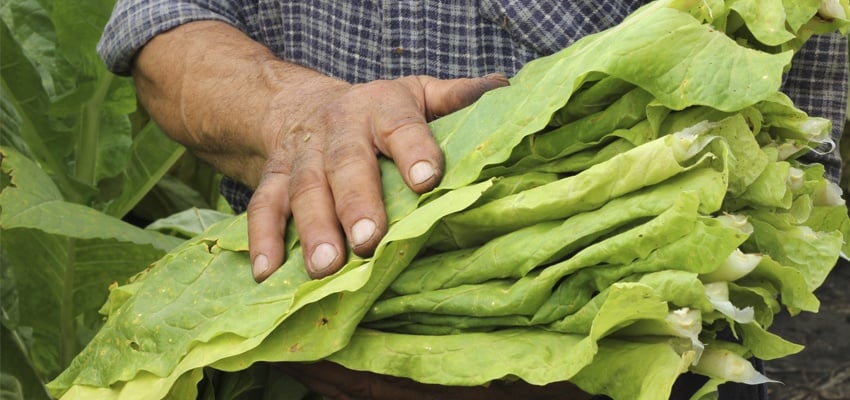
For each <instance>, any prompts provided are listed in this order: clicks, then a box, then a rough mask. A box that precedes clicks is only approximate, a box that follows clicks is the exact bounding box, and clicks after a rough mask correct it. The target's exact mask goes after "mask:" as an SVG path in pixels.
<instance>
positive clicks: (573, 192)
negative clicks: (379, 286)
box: [431, 132, 702, 248]
mask: <svg viewBox="0 0 850 400" xmlns="http://www.w3.org/2000/svg"><path fill="white" fill-rule="evenodd" d="M699 133H702V132H699ZM679 143H681V142H680V139H679V138H678V137H675V136H665V137H662V138H658V139H656V140H653V141H651V142H649V143H646V144H644V145H642V146H638V147H635V148H633V149H631V150H629V151H627V152H624V153H621V154H618V155H616V156H614V157H613V158H611V159H610V160H607V161H605V162H603V163H600V164H596V165H594V166H592V167H590V168H588V169H586V170H584V171H582V172H580V173H578V174H576V175H572V176H569V177H566V178H564V179H561V180H558V181H555V182H552V183H549V184H545V185H542V186H538V187H536V188H533V189H530V190H526V191H524V192H522V193H517V194H515V195H511V196H507V197H504V198H501V199H497V200H494V201H492V202H489V203H486V204H484V205H481V206H479V207H475V208H472V209H470V210H467V211H464V212H462V213H459V214H456V215H452V216H450V217H448V218H446V219H445V220H444V221H443V222H442V223H441V227H440V228H441V230H443V231H444V232H442V235H439V236H435V237H434V238H432V239H431V242H432V243H433V242H436V241H438V240H442V241H443V242H448V243H451V244H453V245H454V246H456V247H457V248H464V247H468V246H471V245H475V244H480V243H481V242H482V241H484V240H487V239H490V238H492V237H493V236H495V235H498V234H501V233H506V232H510V231H512V230H516V229H519V228H522V227H525V226H529V225H532V224H534V223H537V222H543V221H548V220H558V219H563V218H566V217H569V216H571V215H574V214H577V213H579V212H582V211H587V210H592V209H595V208H597V207H600V206H602V205H603V204H605V203H606V202H608V201H609V200H611V199H613V198H616V197H620V196H623V195H626V194H628V193H631V192H634V191H637V190H639V189H641V188H644V187H649V186H652V185H656V184H659V183H660V182H663V181H664V180H666V179H669V178H671V177H673V176H675V175H677V174H679V173H682V172H685V171H687V170H688V169H690V168H692V166H686V165H683V164H684V163H685V162H684V161H685V160H680V159H679V158H681V157H680V156H679V155H678V151H679V149H680V147H679ZM698 143H699V141H698V139H697V141H695V143H694V144H693V145H692V146H691V149H689V150H688V151H694V150H699V149H698V148H699V147H700V146H701V145H700V144H698ZM695 153H696V152H695V151H694V154H695Z"/></svg>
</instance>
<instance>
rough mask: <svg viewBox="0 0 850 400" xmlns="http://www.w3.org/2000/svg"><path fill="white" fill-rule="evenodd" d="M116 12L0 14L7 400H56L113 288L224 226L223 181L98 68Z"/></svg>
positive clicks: (124, 84)
mask: <svg viewBox="0 0 850 400" xmlns="http://www.w3.org/2000/svg"><path fill="white" fill-rule="evenodd" d="M113 5H114V0H85V1H77V0H74V1H71V0H10V1H6V2H3V3H2V5H0V44H2V47H1V48H0V54H2V58H0V72H2V79H0V143H2V149H0V157H2V173H0V190H2V191H1V192H0V228H2V230H0V279H2V281H0V323H2V328H0V329H2V332H1V333H2V336H1V338H2V342H0V349H2V350H0V351H2V363H0V398H3V399H43V398H48V395H47V393H46V392H45V390H44V388H43V383H44V382H47V381H49V380H51V379H53V378H54V377H55V376H56V375H58V374H59V372H61V371H62V370H63V369H65V368H66V367H67V366H68V364H69V363H70V361H71V359H72V358H73V357H74V356H75V355H76V354H77V353H78V352H79V351H80V350H81V349H82V348H83V347H84V346H85V344H86V343H88V341H89V340H90V339H91V337H92V335H93V334H94V333H95V332H96V331H97V330H98V329H99V328H100V326H101V325H102V324H103V317H102V316H101V315H100V314H99V313H98V310H99V308H100V307H101V305H102V304H103V303H104V301H105V300H106V296H107V294H108V291H109V287H110V285H113V284H115V283H124V282H126V281H127V280H128V279H130V277H131V276H132V275H134V274H136V273H137V272H139V271H141V270H144V269H145V268H146V267H147V266H148V265H149V264H150V263H151V262H153V261H154V260H157V259H158V258H160V257H161V256H162V255H163V254H165V253H166V252H167V251H168V250H170V249H171V248H173V247H174V246H176V245H178V244H180V243H181V242H182V241H183V240H184V239H185V238H186V236H189V235H192V234H193V233H196V232H198V231H200V230H202V229H204V228H205V227H206V226H208V224H210V223H212V222H214V221H216V220H217V219H219V218H221V216H222V215H224V214H225V213H228V212H229V209H228V208H227V206H226V205H224V203H223V202H222V201H221V200H222V199H221V198H220V196H219V195H218V192H217V186H218V180H219V178H220V177H219V175H218V174H217V173H216V172H215V171H214V170H212V169H211V168H210V167H209V166H208V165H206V164H204V163H202V162H200V161H199V160H198V159H196V158H195V157H193V156H192V155H191V154H189V153H187V152H186V151H185V150H184V148H183V147H181V146H179V145H178V144H176V143H175V142H173V141H171V140H170V139H169V138H167V137H166V136H165V135H164V134H163V133H162V132H161V131H160V129H159V128H158V127H157V126H156V124H154V123H152V122H151V121H150V120H149V118H148V117H147V115H146V114H145V113H144V110H140V109H139V108H138V106H137V102H136V96H135V91H134V88H133V83H132V80H131V79H130V78H128V77H119V76H116V75H114V74H112V73H110V72H108V71H107V70H106V68H105V66H104V64H103V62H102V61H101V60H100V58H99V57H98V55H97V53H96V51H95V46H96V43H97V41H98V40H99V38H100V35H101V32H102V29H103V26H104V25H105V24H106V22H107V20H108V18H109V14H110V12H111V11H112V7H113ZM184 210H185V212H182V213H181V211H184ZM216 210H217V211H216ZM154 220H159V221H158V222H157V224H156V225H155V226H154V228H156V229H143V228H141V227H140V226H145V225H147V224H148V223H149V222H152V221H154Z"/></svg>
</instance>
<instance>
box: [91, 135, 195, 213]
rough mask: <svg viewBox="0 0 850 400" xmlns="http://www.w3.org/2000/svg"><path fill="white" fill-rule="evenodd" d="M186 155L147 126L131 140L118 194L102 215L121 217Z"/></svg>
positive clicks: (170, 140) (175, 143) (167, 139)
mask: <svg viewBox="0 0 850 400" xmlns="http://www.w3.org/2000/svg"><path fill="white" fill-rule="evenodd" d="M185 151H186V150H185V148H184V147H183V146H181V145H179V144H178V143H177V142H175V141H174V140H172V139H171V138H169V137H168V136H166V135H165V133H163V132H162V130H160V129H159V127H158V126H157V125H156V124H155V123H153V122H149V123H148V124H147V125H145V127H144V128H143V129H142V130H141V131H140V132H139V133H138V134H137V135H136V136H135V137H134V138H133V145H132V148H131V149H130V160H129V162H128V164H127V167H126V168H125V169H123V170H122V171H121V176H122V187H121V192H120V193H121V194H120V195H118V196H117V197H115V198H113V199H110V200H109V201H108V202H107V204H106V205H105V206H104V209H103V212H104V213H106V214H108V215H112V216H115V217H119V218H120V217H123V216H124V215H125V214H127V213H128V212H129V211H130V210H131V209H132V208H133V207H135V206H136V204H138V203H139V202H140V201H141V200H142V198H143V197H144V196H145V195H146V194H147V193H148V192H149V191H150V190H151V189H152V188H153V187H154V185H156V183H157V182H159V181H160V179H162V177H163V176H165V174H166V173H167V172H168V169H169V168H171V166H172V165H174V163H176V162H177V160H178V159H179V158H180V156H182V155H183V154H184V153H185Z"/></svg>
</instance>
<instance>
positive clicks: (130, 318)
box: [50, 183, 489, 398]
mask: <svg viewBox="0 0 850 400" xmlns="http://www.w3.org/2000/svg"><path fill="white" fill-rule="evenodd" d="M488 186H489V183H485V184H482V185H477V186H470V187H466V188H464V189H461V190H458V191H457V192H452V193H449V194H447V195H446V196H443V197H441V198H440V199H437V200H435V201H434V202H432V203H429V204H428V205H426V206H423V207H421V208H418V209H416V210H415V211H414V212H413V213H412V214H410V215H409V216H408V217H407V218H405V219H404V220H403V221H401V222H399V223H397V224H395V225H393V226H392V227H391V228H390V230H389V232H388V233H387V236H386V237H385V239H384V241H383V242H382V245H380V246H379V248H378V249H377V250H376V253H375V256H374V258H373V259H372V260H371V261H369V262H368V263H364V262H365V261H364V260H358V259H356V258H355V259H353V260H351V261H349V263H348V264H347V265H346V266H345V267H344V268H343V270H342V271H340V272H339V273H337V274H334V275H332V276H330V277H328V278H325V279H323V280H318V281H314V280H310V279H309V277H308V276H307V274H306V272H305V268H304V264H303V263H304V261H303V257H302V256H301V254H300V250H296V251H295V252H294V253H290V254H289V256H288V257H289V258H288V260H287V262H286V263H285V264H284V265H283V266H282V267H281V268H280V269H279V270H278V271H277V272H276V273H275V274H272V276H270V277H269V278H268V279H267V280H265V281H264V282H263V283H262V284H259V285H258V284H257V283H256V282H255V281H254V280H253V277H251V273H250V261H249V260H248V254H247V238H246V237H245V234H244V232H245V231H246V229H247V228H246V223H247V221H246V218H245V216H244V215H241V216H239V217H235V218H233V219H231V220H225V221H222V222H221V223H219V224H217V225H216V226H214V227H213V228H211V229H210V230H209V231H207V232H206V233H205V234H203V235H201V236H199V237H197V238H195V239H193V240H192V241H190V242H188V243H187V244H186V245H184V246H182V247H181V248H180V249H179V250H177V251H175V252H172V253H171V254H169V256H167V257H165V258H164V259H163V260H161V261H160V262H159V263H157V265H156V267H155V268H153V269H151V271H150V272H149V273H147V274H146V275H145V276H144V278H143V281H142V282H143V284H142V286H141V287H139V288H138V291H137V292H136V294H135V296H133V297H132V298H131V299H128V300H127V301H125V302H124V304H123V305H122V306H121V308H120V309H119V310H117V311H115V312H114V313H113V314H112V317H111V318H110V319H109V320H108V321H107V324H106V326H105V327H104V329H102V330H101V331H100V332H99V333H98V335H97V336H96V337H95V338H94V339H93V341H92V342H91V344H90V345H89V346H88V347H87V348H86V349H85V350H84V351H83V352H82V353H81V354H80V356H79V357H77V358H76V359H75V360H74V363H73V364H72V366H71V367H70V368H69V369H68V370H66V371H65V373H64V374H63V375H62V376H60V377H59V378H58V379H57V380H55V381H53V382H52V383H51V384H50V388H51V391H52V392H53V393H54V394H61V393H64V392H65V391H66V390H68V389H70V388H71V387H72V386H74V388H73V391H72V392H71V393H72V394H74V393H79V395H80V396H82V398H85V397H86V396H87V395H85V394H84V393H87V390H88V388H90V386H91V385H94V386H99V387H108V386H110V385H113V384H115V383H116V382H120V381H128V380H132V381H131V382H129V383H128V384H127V385H126V386H124V385H123V384H118V385H116V387H115V388H114V390H115V393H116V394H117V393H118V392H121V391H123V393H124V394H125V395H126V394H128V393H131V394H132V393H139V391H141V392H143V393H145V395H151V396H152V397H155V395H153V394H152V393H155V392H159V393H161V395H164V393H167V392H168V390H169V389H170V387H171V386H172V384H173V383H174V382H176V381H177V379H178V378H179V377H180V376H182V375H183V374H184V373H187V372H189V371H193V370H196V369H198V368H201V367H204V366H207V365H211V364H214V363H219V364H216V368H220V369H223V370H239V369H244V367H245V366H246V364H245V360H250V359H251V358H252V357H256V356H257V355H259V357H260V359H268V358H269V357H272V358H273V357H281V358H282V359H284V360H285V359H291V358H297V359H302V357H306V359H309V360H317V359H320V358H322V357H324V356H327V355H328V354H330V353H331V352H333V351H335V350H337V349H339V348H340V347H342V346H344V344H345V342H347V340H348V337H349V335H350V334H351V332H353V330H354V328H355V327H356V325H357V323H358V322H359V320H360V317H361V316H362V314H363V313H364V312H365V311H366V308H367V307H366V305H367V304H371V302H372V301H374V298H375V297H377V296H378V295H379V294H380V293H381V292H382V290H383V288H385V287H386V286H387V285H388V284H389V281H390V280H392V278H394V277H395V275H397V274H398V272H399V271H400V269H401V268H403V267H404V265H406V264H407V263H408V262H409V259H410V258H412V257H413V256H414V255H415V254H416V252H417V251H418V246H421V244H422V242H423V239H422V236H423V235H424V234H425V233H426V232H427V231H428V230H429V229H430V227H431V226H432V225H433V224H434V223H435V222H436V221H437V220H438V219H439V218H441V217H442V216H444V215H445V214H446V213H451V212H455V211H457V210H459V209H462V208H464V207H467V206H468V205H469V204H472V203H473V202H474V201H475V200H477V199H478V197H480V196H481V193H482V192H483V191H484V189H486V187H488ZM343 297H344V298H345V299H344V300H343V299H342V298H343ZM330 308H339V309H338V310H336V311H328V310H329V309H330ZM187 310H193V311H192V312H189V313H187ZM315 311H319V312H320V315H318V316H315V317H314V314H313V313H314V312H315ZM326 311H327V313H326ZM245 315H251V316H252V318H250V322H246V321H247V320H246V319H245ZM300 318H308V319H310V320H312V321H314V322H309V323H307V324H304V323H300V324H299V323H293V324H292V325H289V328H287V329H284V331H285V332H286V333H287V335H291V336H289V339H290V340H292V339H294V340H295V341H296V342H310V341H311V340H312V341H319V342H321V343H322V345H318V346H317V345H313V346H310V345H308V344H306V343H301V344H300V345H298V344H297V343H293V344H281V343H279V342H278V343H274V344H273V345H270V346H272V347H274V348H275V349H276V350H275V351H269V350H268V349H265V348H263V349H262V351H258V352H257V353H254V351H257V347H258V346H260V345H262V344H263V339H265V337H266V336H268V335H269V333H271V332H272V331H273V330H275V328H276V327H278V326H279V325H280V324H281V323H283V324H288V323H290V321H292V320H293V319H295V320H299V319H300ZM163 322H164V323H163ZM302 322H303V320H302ZM278 329H280V328H278ZM313 330H315V331H313ZM114 343H122V344H123V345H119V346H115V345H114ZM292 349H298V351H290V350H292ZM280 353H282V354H280ZM228 357H235V358H236V359H235V360H234V361H233V362H236V363H237V365H239V367H233V366H232V365H231V364H230V362H229V361H225V359H227V358H228ZM99 360H110V361H109V362H108V364H103V362H102V361H99ZM248 363H249V364H250V361H249V362H248ZM228 365H231V366H230V368H227V366H228ZM92 366H95V367H92ZM148 373H152V374H153V375H151V376H149V375H147V374H148ZM154 377H161V378H154ZM137 384H142V385H143V386H140V387H137V386H135V385H137ZM141 388H144V389H141ZM74 396H75V395H71V398H73V397H74Z"/></svg>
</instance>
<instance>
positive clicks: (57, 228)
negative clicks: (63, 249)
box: [0, 149, 182, 252]
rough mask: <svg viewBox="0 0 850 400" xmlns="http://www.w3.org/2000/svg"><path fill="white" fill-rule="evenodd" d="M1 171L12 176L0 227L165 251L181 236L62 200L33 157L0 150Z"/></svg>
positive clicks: (2, 195) (0, 196)
mask: <svg viewBox="0 0 850 400" xmlns="http://www.w3.org/2000/svg"><path fill="white" fill-rule="evenodd" d="M2 155H3V161H2V171H3V173H5V174H7V175H9V176H11V179H10V182H9V185H8V186H6V187H5V188H3V191H2V192H0V207H2V209H0V227H2V228H3V229H4V230H9V229H15V228H31V229H37V230H40V231H43V232H45V233H50V234H55V235H62V236H68V237H72V238H77V239H109V240H113V239H114V240H118V241H121V242H130V243H135V244H138V245H148V246H152V247H153V248H156V249H158V251H161V252H165V251H168V250H171V249H172V248H174V247H175V246H177V245H178V244H180V243H182V241H181V240H180V239H177V238H174V237H171V236H167V235H164V234H161V233H158V232H154V231H146V230H144V229H140V228H137V227H135V226H132V225H130V224H128V223H126V222H123V221H121V220H119V219H116V218H114V217H110V216H108V215H106V214H103V213H100V212H98V211H96V210H94V209H91V208H88V207H85V206H82V205H79V204H74V203H69V202H66V201H64V199H63V198H62V195H61V193H60V192H59V189H58V188H56V186H55V185H54V184H53V182H52V181H51V180H50V178H49V177H47V175H46V174H45V173H44V172H43V171H41V170H40V169H39V168H38V166H36V165H35V164H34V163H33V162H32V161H30V160H28V159H26V158H24V157H22V156H21V155H20V154H19V153H17V152H16V151H14V150H12V149H4V150H3V153H2Z"/></svg>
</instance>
